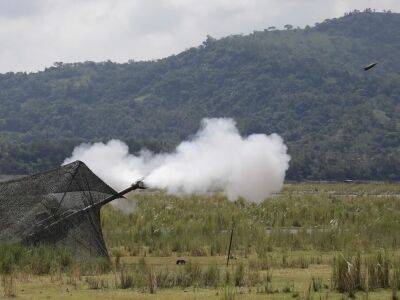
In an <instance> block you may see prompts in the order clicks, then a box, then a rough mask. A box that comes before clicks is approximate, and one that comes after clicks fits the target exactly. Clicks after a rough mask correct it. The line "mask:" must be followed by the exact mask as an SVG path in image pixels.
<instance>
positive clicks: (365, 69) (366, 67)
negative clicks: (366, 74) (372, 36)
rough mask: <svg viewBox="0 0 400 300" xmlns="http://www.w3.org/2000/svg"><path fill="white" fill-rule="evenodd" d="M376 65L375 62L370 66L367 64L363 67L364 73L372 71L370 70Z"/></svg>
mask: <svg viewBox="0 0 400 300" xmlns="http://www.w3.org/2000/svg"><path fill="white" fill-rule="evenodd" d="M377 64H378V63H377V62H374V63H372V64H369V65H367V66H365V67H364V71H368V70H370V69H372V68H373V67H375V66H376V65H377Z"/></svg>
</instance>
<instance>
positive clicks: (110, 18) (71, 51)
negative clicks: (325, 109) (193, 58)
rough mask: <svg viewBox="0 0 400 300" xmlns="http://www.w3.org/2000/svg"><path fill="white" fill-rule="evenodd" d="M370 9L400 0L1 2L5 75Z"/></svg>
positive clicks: (160, 53) (152, 54) (124, 57)
mask: <svg viewBox="0 0 400 300" xmlns="http://www.w3.org/2000/svg"><path fill="white" fill-rule="evenodd" d="M366 7H371V8H375V9H376V10H378V11H381V10H383V9H391V10H393V11H395V12H400V0H0V40H1V41H2V42H1V47H0V72H2V73H4V72H8V71H37V70H42V69H44V68H45V67H47V66H51V65H52V64H53V63H54V62H56V61H63V62H77V61H86V60H93V61H105V60H108V59H109V60H112V61H117V62H126V61H128V60H129V59H134V60H147V59H155V58H162V57H165V56H168V55H171V54H176V53H179V52H181V51H183V50H185V49H187V48H190V47H192V46H197V45H199V44H201V42H202V41H204V40H205V38H206V35H207V34H209V35H211V36H213V37H222V36H226V35H229V34H238V33H244V34H246V33H249V32H252V31H253V30H262V29H264V28H267V27H269V26H277V27H282V26H283V25H285V24H292V25H294V26H301V27H303V26H305V25H313V24H315V23H316V22H321V21H322V20H324V19H326V18H333V17H339V16H341V15H343V14H344V13H345V12H346V11H350V10H353V9H360V10H362V9H364V8H366Z"/></svg>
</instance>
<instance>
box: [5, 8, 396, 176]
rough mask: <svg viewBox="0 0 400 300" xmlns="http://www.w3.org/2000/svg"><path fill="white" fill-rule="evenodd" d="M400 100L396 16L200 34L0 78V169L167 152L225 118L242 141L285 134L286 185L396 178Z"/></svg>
mask: <svg viewBox="0 0 400 300" xmlns="http://www.w3.org/2000/svg"><path fill="white" fill-rule="evenodd" d="M270 28H271V27H270ZM373 61H378V62H379V64H378V66H377V67H375V68H374V69H372V70H371V71H368V72H365V71H363V69H362V67H363V66H364V65H366V64H368V63H370V62H373ZM399 102H400V14H396V13H391V12H385V13H376V12H372V11H371V10H367V11H365V12H358V11H356V12H351V13H348V14H346V15H345V16H344V17H342V18H338V19H330V20H325V21H324V22H322V23H319V24H316V26H314V27H308V26H307V27H306V28H305V29H294V28H293V27H290V28H287V30H286V29H285V30H268V29H266V30H264V31H255V32H253V33H252V34H249V35H232V36H228V37H225V38H222V39H218V40H217V39H214V38H212V37H211V36H208V37H207V39H206V40H205V41H204V42H203V44H202V45H200V46H199V47H195V48H191V49H188V50H186V51H184V52H182V53H180V54H178V55H174V56H170V57H167V58H165V59H160V60H156V61H146V62H134V61H130V62H128V63H124V64H118V63H113V62H110V61H107V62H102V63H94V62H83V63H73V64H65V63H62V62H57V63H55V64H54V66H52V67H49V68H47V69H46V70H44V71H41V72H37V73H30V74H26V73H6V74H0V173H10V174H11V173H14V174H15V173H29V172H33V171H39V170H43V169H47V168H49V167H54V166H56V165H59V164H60V163H61V162H62V161H63V159H64V158H65V157H66V156H68V155H69V154H70V153H71V151H72V149H73V147H74V146H76V145H78V144H79V143H81V142H84V141H106V140H108V139H111V138H118V139H122V140H124V141H125V142H126V143H127V144H128V145H129V146H130V149H131V151H132V152H135V151H138V150H139V149H140V148H142V147H146V148H148V149H150V150H154V151H164V150H171V149H173V148H174V146H175V145H176V144H177V143H178V142H179V141H181V140H183V139H185V138H187V137H188V136H190V135H191V134H193V133H194V132H195V131H196V130H197V128H198V126H199V121H200V120H201V119H202V118H204V117H232V118H234V119H235V120H236V121H237V123H238V126H239V128H240V130H241V133H242V134H244V135H248V134H251V133H267V134H269V133H273V132H276V133H278V134H280V135H281V136H282V137H283V138H284V140H285V142H286V144H287V145H288V147H289V154H290V155H291V156H292V160H291V163H290V169H289V173H288V178H290V179H327V180H330V179H336V180H342V179H375V180H382V179H385V180H387V179H393V180H398V179H400V148H399V145H400V107H399Z"/></svg>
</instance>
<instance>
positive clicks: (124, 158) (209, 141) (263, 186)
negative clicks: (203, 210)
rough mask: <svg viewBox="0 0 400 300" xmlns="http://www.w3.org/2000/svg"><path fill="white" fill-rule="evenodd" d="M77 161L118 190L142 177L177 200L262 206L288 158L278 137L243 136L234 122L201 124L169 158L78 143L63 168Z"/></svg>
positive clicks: (277, 186)
mask: <svg viewBox="0 0 400 300" xmlns="http://www.w3.org/2000/svg"><path fill="white" fill-rule="evenodd" d="M75 160H81V161H83V162H85V163H86V164H87V165H88V167H89V168H90V169H92V171H93V172H94V173H96V174H97V175H98V176H99V177H100V178H102V179H103V180H104V181H105V182H107V183H108V184H109V185H111V186H112V187H114V188H116V189H118V190H119V189H123V188H126V187H127V186H129V185H130V184H131V183H132V182H134V181H136V180H138V179H141V178H145V181H144V182H145V184H146V185H147V186H149V187H152V188H161V189H165V190H166V191H167V192H168V193H171V194H175V195H183V194H206V193H210V192H214V191H222V192H224V193H225V194H226V196H227V197H228V198H229V199H230V200H235V199H237V198H238V197H243V198H245V199H247V200H249V201H253V202H261V201H262V200H264V199H265V198H267V197H268V196H270V195H271V194H272V193H275V192H279V191H280V190H281V189H282V186H283V181H284V178H285V172H286V170H287V169H288V167H289V160H290V157H289V155H288V154H287V148H286V146H285V145H284V143H283V140H282V138H281V137H280V136H279V135H277V134H271V135H265V134H252V135H250V136H248V137H241V136H240V134H239V132H238V130H237V128H236V124H235V122H234V121H233V120H232V119H225V118H220V119H204V120H203V121H202V124H201V128H200V130H199V131H198V132H197V133H196V135H195V136H194V137H193V138H191V139H190V140H188V141H184V142H182V143H181V144H179V145H178V146H177V148H176V149H175V151H174V152H172V153H161V154H154V153H152V152H149V151H147V150H143V151H141V152H140V153H139V154H138V155H133V154H130V153H129V149H128V146H127V145H126V144H125V143H123V142H121V141H119V140H110V141H109V142H108V143H106V144H104V143H95V144H82V145H80V146H78V147H76V148H75V149H74V151H73V153H72V156H71V157H69V158H67V159H66V160H65V161H64V164H66V163H69V162H72V161H75Z"/></svg>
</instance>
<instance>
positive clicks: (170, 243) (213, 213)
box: [101, 184, 400, 269]
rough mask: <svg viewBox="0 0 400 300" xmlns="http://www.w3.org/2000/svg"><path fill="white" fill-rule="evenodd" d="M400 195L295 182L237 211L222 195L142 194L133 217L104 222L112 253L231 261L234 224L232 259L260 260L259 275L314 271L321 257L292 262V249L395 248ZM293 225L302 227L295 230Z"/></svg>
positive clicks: (111, 215) (391, 189)
mask: <svg viewBox="0 0 400 300" xmlns="http://www.w3.org/2000/svg"><path fill="white" fill-rule="evenodd" d="M315 190H318V191H319V192H315ZM398 194H400V186H399V185H398V184H370V185H365V184H297V185H291V184H290V185H286V186H285V187H284V191H283V193H282V194H280V195H276V196H275V197H273V198H270V199H268V200H267V201H265V202H263V203H261V204H254V203H248V202H243V203H240V205H239V203H234V202H230V201H228V200H227V199H226V198H225V197H223V196H222V195H219V194H215V195H212V196H207V197H206V196H188V197H183V198H178V197H173V196H170V195H166V194H157V195H142V196H139V195H138V196H135V199H136V201H137V209H136V210H135V211H134V212H133V213H132V214H124V213H123V212H121V211H119V210H116V209H113V208H112V206H107V207H106V208H104V209H103V210H102V215H101V222H102V225H103V234H104V237H105V240H106V243H107V245H108V247H109V249H110V251H111V253H117V251H116V250H115V249H118V252H121V253H123V254H122V255H123V256H132V255H134V256H141V255H143V256H144V255H146V256H160V253H163V254H164V253H165V249H170V251H168V256H171V255H174V254H176V255H178V256H183V255H193V254H194V253H200V252H204V253H205V254H206V253H209V254H212V255H214V256H216V255H227V251H228V246H229V237H230V229H231V226H232V219H233V218H234V219H235V223H236V226H235V231H234V238H233V243H232V250H233V256H238V257H248V256H249V255H253V254H254V255H257V257H258V258H259V259H260V260H259V261H258V262H257V263H255V264H258V265H259V268H260V269H267V268H268V267H269V266H271V264H272V263H274V264H275V265H276V264H278V262H279V264H280V265H282V266H283V267H288V266H289V267H297V268H308V266H309V265H310V264H315V263H321V260H322V259H321V257H319V256H314V255H300V256H297V257H295V258H294V257H291V256H290V253H291V251H292V250H294V251H299V250H300V251H307V250H317V251H337V250H351V249H355V248H357V249H361V250H365V251H369V250H373V249H378V248H380V247H383V248H388V249H397V248H398V246H399V243H400V241H399V240H398V237H397V233H398V232H399V231H400V224H399V222H398V220H399V219H400V203H399V201H398V196H397V195H398ZM131 201H133V200H131ZM294 220H299V224H301V227H293V222H294ZM276 250H277V251H276ZM276 253H279V254H280V255H279V257H276ZM209 254H208V255H209Z"/></svg>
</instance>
